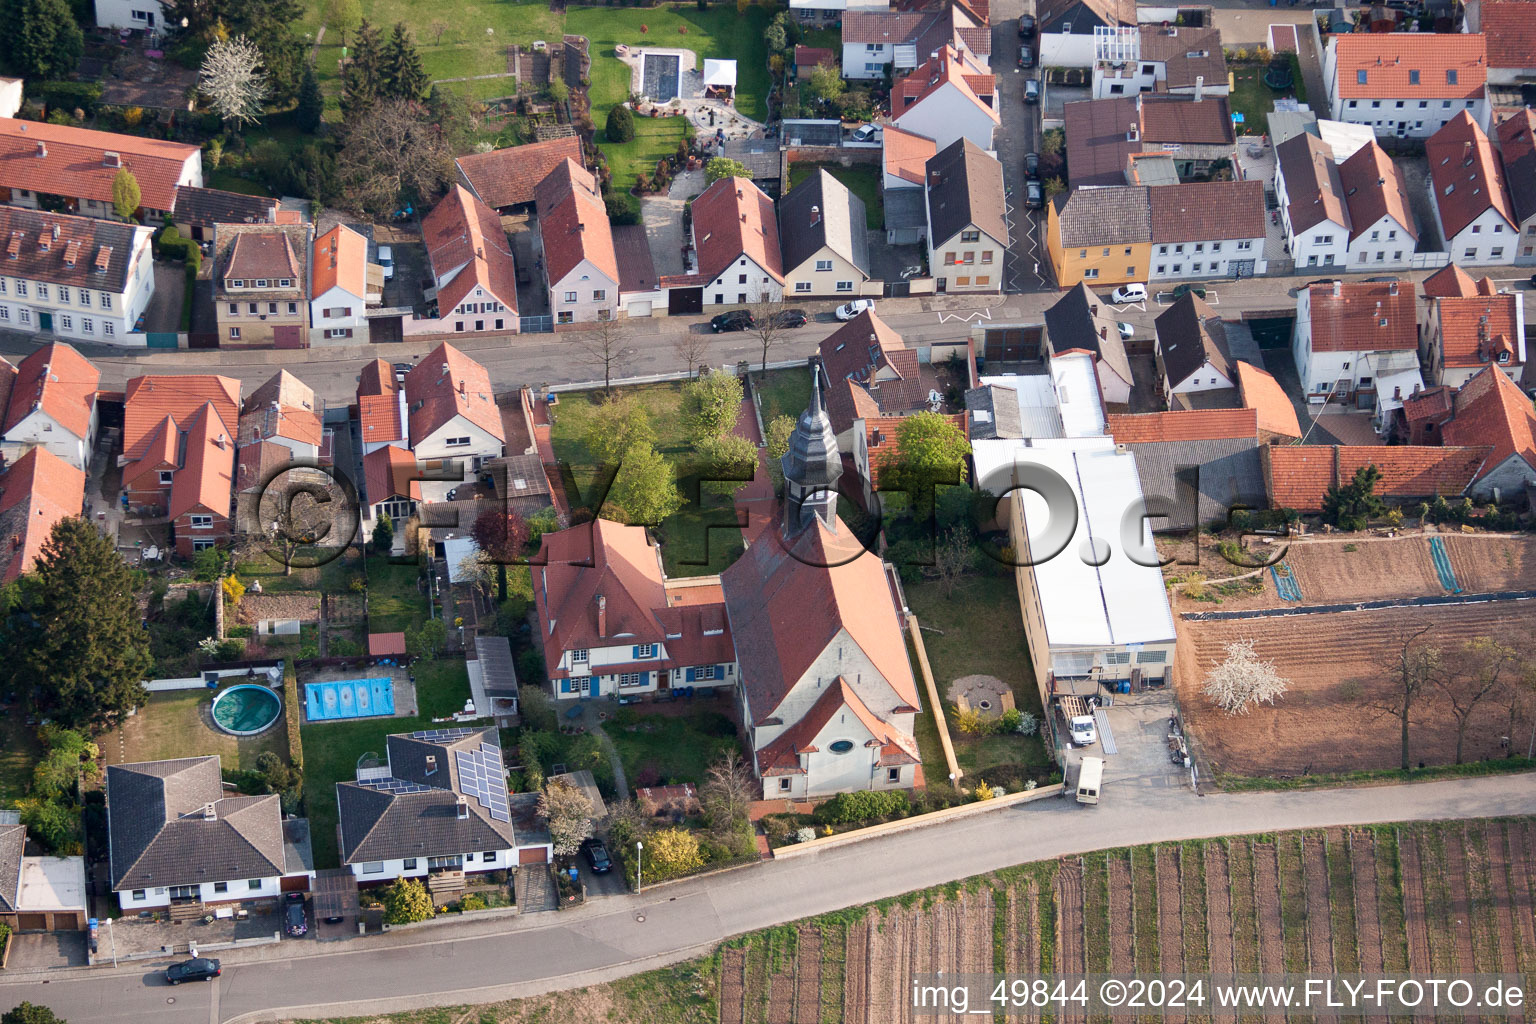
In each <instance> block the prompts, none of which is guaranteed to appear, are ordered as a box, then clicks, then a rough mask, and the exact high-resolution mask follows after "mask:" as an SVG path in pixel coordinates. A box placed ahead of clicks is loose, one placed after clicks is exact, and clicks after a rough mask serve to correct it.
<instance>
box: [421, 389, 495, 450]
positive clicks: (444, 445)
mask: <svg viewBox="0 0 1536 1024" xmlns="http://www.w3.org/2000/svg"><path fill="white" fill-rule="evenodd" d="M476 401H478V399H476ZM450 438H468V439H469V443H468V444H455V445H450V444H449V443H448V441H449V439H450ZM412 450H413V451H414V452H415V453H416V458H417V460H418V461H423V462H425V461H430V460H433V459H465V460H469V459H480V460H484V459H495V458H499V457H500V456H501V452H502V443H501V441H499V440H498V439H497V438H496V437H495V435H493V434H491V433H490V431H488V430H485V429H484V428H482V427H480V426H478V425H477V424H474V423H471V422H470V421H469V420H468V419H466V418H465V417H463V416H455V417H453V419H451V420H449V421H448V422H447V423H445V424H443V425H442V426H441V427H439V428H438V429H436V430H434V431H433V432H432V433H430V434H428V435H427V436H426V437H423V438H422V439H421V440H420V441H418V442H417V443H416V445H415V447H414V448H413V449H412Z"/></svg>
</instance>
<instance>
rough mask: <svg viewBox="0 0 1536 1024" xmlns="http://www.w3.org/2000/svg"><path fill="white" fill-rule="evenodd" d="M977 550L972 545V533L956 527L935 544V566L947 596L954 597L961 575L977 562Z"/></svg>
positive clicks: (940, 585) (940, 583) (940, 584)
mask: <svg viewBox="0 0 1536 1024" xmlns="http://www.w3.org/2000/svg"><path fill="white" fill-rule="evenodd" d="M975 560H976V552H975V549H974V548H973V547H972V545H971V537H970V534H968V533H966V532H965V531H964V530H962V529H960V528H959V527H956V528H955V529H952V530H950V531H949V533H948V534H947V535H946V536H945V537H944V540H943V541H941V542H940V543H938V544H937V545H935V546H934V549H933V568H934V571H935V572H937V573H938V575H939V587H940V588H941V589H942V590H943V591H944V596H945V597H953V596H954V593H955V586H956V585H957V584H958V583H959V582H960V577H961V576H964V575H965V574H966V573H967V572H969V571H970V569H971V566H972V565H973V564H975Z"/></svg>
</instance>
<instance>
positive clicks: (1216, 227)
mask: <svg viewBox="0 0 1536 1024" xmlns="http://www.w3.org/2000/svg"><path fill="white" fill-rule="evenodd" d="M1148 198H1149V200H1150V201H1151V215H1152V241H1153V243H1158V242H1198V241H1204V240H1209V239H1228V238H1234V239H1235V238H1263V237H1264V183H1263V182H1262V181H1201V182H1190V183H1188V184H1183V185H1161V186H1158V187H1156V188H1152V189H1150V190H1149V193H1148Z"/></svg>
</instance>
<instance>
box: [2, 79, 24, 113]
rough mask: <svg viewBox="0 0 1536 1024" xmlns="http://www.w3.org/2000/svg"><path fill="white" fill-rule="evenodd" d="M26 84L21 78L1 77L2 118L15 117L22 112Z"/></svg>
mask: <svg viewBox="0 0 1536 1024" xmlns="http://www.w3.org/2000/svg"><path fill="white" fill-rule="evenodd" d="M25 88H26V82H25V81H24V80H22V79H20V78H9V77H0V117H15V116H16V115H17V114H18V113H20V112H21V104H22V100H23V98H24V97H23V93H24V91H25Z"/></svg>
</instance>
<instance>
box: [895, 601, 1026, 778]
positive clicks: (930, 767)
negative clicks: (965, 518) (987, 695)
mask: <svg viewBox="0 0 1536 1024" xmlns="http://www.w3.org/2000/svg"><path fill="white" fill-rule="evenodd" d="M906 593H907V604H908V605H909V606H910V607H911V609H912V611H913V613H914V614H915V615H917V618H918V621H919V622H920V623H921V624H922V626H923V645H924V647H926V648H927V651H928V663H929V665H930V666H931V667H932V668H933V679H934V682H935V684H937V686H938V688H939V697H940V699H941V700H943V701H944V713H945V715H946V716H947V718H946V721H947V722H948V726H949V736H950V739H951V741H952V742H953V743H954V746H955V759H956V760H957V761H959V762H960V768H961V770H962V771H963V772H965V774H966V775H967V776H968V777H974V776H976V775H978V774H980V775H982V776H985V774H986V769H988V768H991V767H995V766H1000V765H1026V766H1036V767H1042V766H1046V765H1048V764H1049V761H1050V759H1049V757H1047V755H1046V752H1045V747H1044V746H1043V745H1042V744H1041V741H1040V739H1039V737H1038V736H1030V737H1025V736H1019V735H1016V734H1015V735H1004V736H980V737H978V736H969V735H967V734H965V733H962V732H961V731H960V730H959V729H958V728H957V727H956V725H955V716H954V714H953V712H952V710H951V705H950V703H949V700H948V698H947V691H948V688H949V684H950V683H952V682H954V681H955V680H956V679H959V678H960V677H961V676H968V675H976V674H981V675H990V676H996V677H998V678H999V679H1002V680H1003V681H1004V682H1006V683H1008V684H1009V685H1010V686H1011V687H1012V688H1013V699H1014V703H1015V705H1016V706H1017V707H1018V708H1019V710H1021V711H1029V712H1031V713H1033V714H1034V715H1035V716H1036V717H1039V715H1040V713H1041V712H1040V694H1039V691H1038V690H1037V689H1036V687H1035V677H1034V671H1033V669H1032V668H1031V667H1030V661H1029V647H1028V644H1027V643H1026V641H1025V639H1024V623H1023V620H1022V618H1021V617H1020V615H1019V601H1018V597H1017V594H1016V592H1015V590H1014V584H1013V579H1012V577H1011V576H1009V575H996V576H994V575H972V576H968V577H966V578H964V579H963V580H962V581H961V582H960V585H959V586H958V587H957V588H956V590H955V593H954V596H953V597H945V596H944V592H943V590H942V588H940V586H939V585H938V584H937V583H929V582H922V583H909V584H907V585H906ZM916 671H917V670H916V669H915V668H914V672H916ZM920 678H921V677H919V679H920ZM927 702H928V701H927V695H926V694H924V700H923V703H924V704H927ZM925 711H926V708H925ZM916 731H917V738H918V743H919V745H920V746H921V747H922V750H923V755H924V763H923V772H924V774H925V775H927V776H928V778H929V779H930V780H931V781H940V780H943V779H945V778H946V777H947V776H948V773H949V770H948V769H947V768H946V767H945V766H944V759H943V751H942V749H941V748H940V746H939V742H938V729H937V727H936V726H935V725H934V723H933V721H932V719H931V718H930V717H929V716H928V715H927V714H923V715H920V716H918V721H917V730H916ZM929 759H932V762H933V763H931V764H930V763H929Z"/></svg>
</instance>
